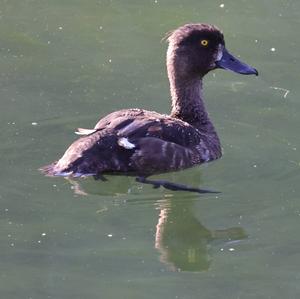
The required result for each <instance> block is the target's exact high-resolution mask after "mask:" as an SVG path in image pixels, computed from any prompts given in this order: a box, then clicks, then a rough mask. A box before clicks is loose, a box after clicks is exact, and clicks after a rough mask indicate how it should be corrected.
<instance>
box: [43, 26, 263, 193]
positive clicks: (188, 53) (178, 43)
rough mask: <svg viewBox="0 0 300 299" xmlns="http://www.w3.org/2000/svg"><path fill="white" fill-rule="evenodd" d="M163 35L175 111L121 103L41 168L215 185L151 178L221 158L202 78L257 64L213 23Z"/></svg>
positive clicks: (51, 172)
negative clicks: (238, 53) (240, 55)
mask: <svg viewBox="0 0 300 299" xmlns="http://www.w3.org/2000/svg"><path fill="white" fill-rule="evenodd" d="M165 39H166V41H167V42H168V49H167V55H166V66H167V74H168V79H169V83H170V94H171V113H170V114H169V115H167V114H161V113H158V112H155V111H147V110H144V109H140V108H131V109H122V110H119V111H115V112H112V113H110V114H108V115H107V116H105V117H103V118H101V119H100V120H99V121H98V122H97V124H96V125H95V127H94V128H93V129H84V128H78V129H77V131H76V132H75V133H76V134H78V135H80V138H79V139H77V140H76V141H75V142H73V143H72V144H71V145H70V146H69V147H68V149H67V150H66V151H65V153H64V154H63V156H62V157H61V158H60V159H59V160H58V161H55V162H53V163H51V164H49V165H46V166H44V167H42V168H41V169H40V170H41V171H42V172H43V173H44V174H45V175H47V176H62V177H68V178H77V177H87V176H93V177H94V178H95V179H101V180H103V181H104V180H106V178H105V177H104V175H105V174H117V175H134V176H136V180H137V181H138V182H140V183H145V184H152V185H153V187H154V188H158V187H161V186H162V187H164V188H166V189H170V190H175V191H178V190H183V191H192V192H199V193H205V192H209V190H205V189H199V188H194V187H191V186H186V185H183V184H178V183H173V182H169V181H165V180H151V179H149V178H148V177H149V176H151V175H154V174H160V173H166V172H173V171H179V170H183V169H186V168H189V167H193V166H196V165H200V164H203V163H207V162H211V161H214V160H216V159H219V158H220V157H221V156H222V147H221V143H220V139H219V137H218V134H217V131H216V129H215V127H214V125H213V123H212V121H211V119H210V117H209V114H208V112H207V110H206V107H205V103H204V98H203V92H202V90H203V84H202V82H203V78H204V76H205V75H206V74H207V73H208V72H210V71H213V70H216V69H223V70H229V71H232V72H235V73H238V74H243V75H256V76H257V75H258V71H257V70H256V69H255V68H254V67H252V66H250V65H248V64H246V63H244V62H242V61H241V60H239V59H237V58H236V57H235V56H233V55H232V54H231V53H230V52H229V51H228V50H227V48H226V47H225V41H224V35H223V33H222V31H221V30H220V29H218V28H217V27H216V26H215V25H211V24H206V23H193V24H185V25H183V26H180V27H179V28H177V29H175V30H173V31H171V32H169V33H168V34H167V36H166V38H165ZM212 192H213V191H212Z"/></svg>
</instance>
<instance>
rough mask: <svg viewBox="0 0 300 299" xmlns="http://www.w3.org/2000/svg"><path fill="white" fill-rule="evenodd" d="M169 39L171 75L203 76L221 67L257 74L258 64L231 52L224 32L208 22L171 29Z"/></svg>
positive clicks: (168, 57) (168, 64)
mask: <svg viewBox="0 0 300 299" xmlns="http://www.w3.org/2000/svg"><path fill="white" fill-rule="evenodd" d="M167 40H168V42H169V48H168V53H167V66H168V72H169V76H172V73H174V72H176V76H177V77H178V76H179V77H180V78H181V80H182V79H183V78H186V79H188V78H190V77H194V76H197V77H199V76H200V77H203V76H204V75H205V74H207V73H208V72H209V71H211V70H214V69H217V68H221V69H225V70H230V71H233V72H235V73H239V74H243V75H258V72H257V70H256V69H255V68H253V67H251V66H250V65H248V64H246V63H244V62H242V61H240V60H239V59H237V58H236V57H234V56H233V55H232V54H230V53H229V52H228V50H227V49H226V47H225V41H224V36H223V34H222V32H221V31H220V30H219V29H218V28H217V27H215V26H213V25H209V24H187V25H184V26H182V27H179V28H178V29H176V30H174V31H173V32H171V33H170V34H169V35H168V37H167Z"/></svg>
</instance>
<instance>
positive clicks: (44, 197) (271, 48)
mask: <svg viewBox="0 0 300 299" xmlns="http://www.w3.org/2000/svg"><path fill="white" fill-rule="evenodd" d="M299 20H300V3H299V1H296V0H291V1H283V0H274V1H261V0H260V1H258V0H254V1H238V2H237V1H229V0H227V1H208V0H207V1H185V2H183V1H170V0H165V1H163V0H158V1H146V0H144V1H130V3H124V2H123V1H108V0H107V1H92V0H91V1H78V0H77V1H61V0H60V1H58V0H55V1H44V0H42V1H40V0H39V1H37V0H26V1H25V0H24V1H14V0H9V1H8V0H7V1H4V0H2V1H1V6H0V25H1V26H0V86H1V88H0V98H1V110H0V123H1V136H2V142H1V145H0V151H1V158H0V159H1V165H2V171H1V186H0V215H1V218H0V221H1V229H0V240H1V259H0V268H1V273H0V276H1V279H0V294H1V298H6V299H11V298H18V299H19V298H26V299H29V298H32V299H35V298H39V299H44V298H59V299H61V298H72V299H76V298H105V299H106V298H185V299H186V298H212V299H216V298H243V299H248V298H280V299H281V298H282V297H285V298H299V295H300V287H299V280H300V274H299V266H300V256H299V246H300V241H299V227H300V203H299V196H298V193H299V191H300V188H299V177H300V168H299V166H300V160H299V149H300V139H299V128H300V121H299V118H298V115H299V112H300V104H299V94H300V90H299V66H300V64H299V51H300V46H299V44H300V43H299V42H300V37H299V34H296V32H298V29H299V25H300V21H299ZM187 22H210V23H214V24H216V25H218V26H219V27H220V28H222V29H223V31H224V33H225V37H226V42H227V47H228V48H229V49H230V50H231V51H232V52H233V53H235V54H236V55H241V58H242V59H243V60H244V61H246V62H248V63H249V64H251V65H253V66H255V67H256V68H257V69H258V70H259V72H260V76H259V77H258V78H255V77H244V76H239V75H236V74H232V73H229V72H224V71H216V72H215V73H214V74H210V75H208V76H207V77H206V80H205V96H206V99H207V106H208V109H209V111H210V114H211V117H212V118H213V120H214V123H215V125H216V127H217V129H218V132H219V135H220V137H221V140H222V143H223V147H224V157H223V158H222V159H221V160H219V161H216V162H214V163H211V164H209V165H207V166H202V167H197V168H194V169H189V170H187V171H182V172H179V173H174V174H168V175H162V176H161V177H163V178H168V179H170V180H172V181H175V182H183V183H188V184H190V185H193V186H201V187H205V188H211V189H213V190H219V191H222V193H221V194H219V195H217V196H215V195H203V196H199V195H197V194H192V193H186V192H181V193H180V192H177V193H176V192H171V191H166V190H161V189H159V190H153V189H152V188H151V187H150V186H146V185H145V186H142V185H140V184H138V183H137V182H135V181H134V179H133V178H127V177H109V181H108V182H105V183H102V182H95V181H93V180H92V179H87V180H84V181H82V180H81V181H76V182H68V181H66V180H64V179H60V178H57V179H51V178H47V177H43V176H41V175H40V173H39V172H38V171H37V169H38V168H39V167H40V166H42V165H44V164H47V163H48V162H50V161H52V160H55V159H56V158H58V157H59V155H60V154H61V153H62V152H63V151H64V149H65V148H66V146H67V145H68V144H69V143H70V142H72V141H73V140H74V139H75V138H76V136H75V135H74V134H73V131H74V129H75V128H77V127H88V128H89V127H92V126H93V125H94V124H95V123H96V121H97V119H98V118H99V117H101V116H104V115H105V114H107V113H108V112H111V111H113V110H116V109H120V108H125V107H144V108H146V109H152V110H157V111H161V112H165V113H168V112H169V101H168V99H169V91H168V82H167V79H166V74H165V67H164V60H165V51H166V44H165V43H164V42H160V40H161V38H162V37H163V36H164V33H165V32H167V31H168V30H170V29H173V28H176V27H177V26H179V25H181V24H184V23H187ZM84 194H86V195H84Z"/></svg>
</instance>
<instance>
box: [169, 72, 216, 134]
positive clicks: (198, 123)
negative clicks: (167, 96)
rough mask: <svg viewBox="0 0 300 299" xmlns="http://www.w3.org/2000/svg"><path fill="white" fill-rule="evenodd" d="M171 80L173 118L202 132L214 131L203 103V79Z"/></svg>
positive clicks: (170, 77)
mask: <svg viewBox="0 0 300 299" xmlns="http://www.w3.org/2000/svg"><path fill="white" fill-rule="evenodd" d="M169 79H170V90H171V97H172V111H171V116H172V117H176V118H179V119H182V120H183V121H186V122H188V123H189V124H191V125H193V126H195V127H197V129H199V130H201V131H205V130H208V129H212V128H213V126H212V123H211V121H210V119H209V116H208V113H207V111H206V108H205V105H204V101H203V94H202V78H201V79H199V78H192V79H188V80H184V79H180V78H176V77H175V78H172V76H169Z"/></svg>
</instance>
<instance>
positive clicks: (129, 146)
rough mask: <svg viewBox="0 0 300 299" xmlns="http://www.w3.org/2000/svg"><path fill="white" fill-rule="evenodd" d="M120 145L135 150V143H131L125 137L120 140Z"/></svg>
mask: <svg viewBox="0 0 300 299" xmlns="http://www.w3.org/2000/svg"><path fill="white" fill-rule="evenodd" d="M118 144H119V145H120V146H122V147H124V148H126V149H133V148H135V145H134V144H133V143H131V142H129V141H128V139H127V138H125V137H122V138H120V139H118Z"/></svg>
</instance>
